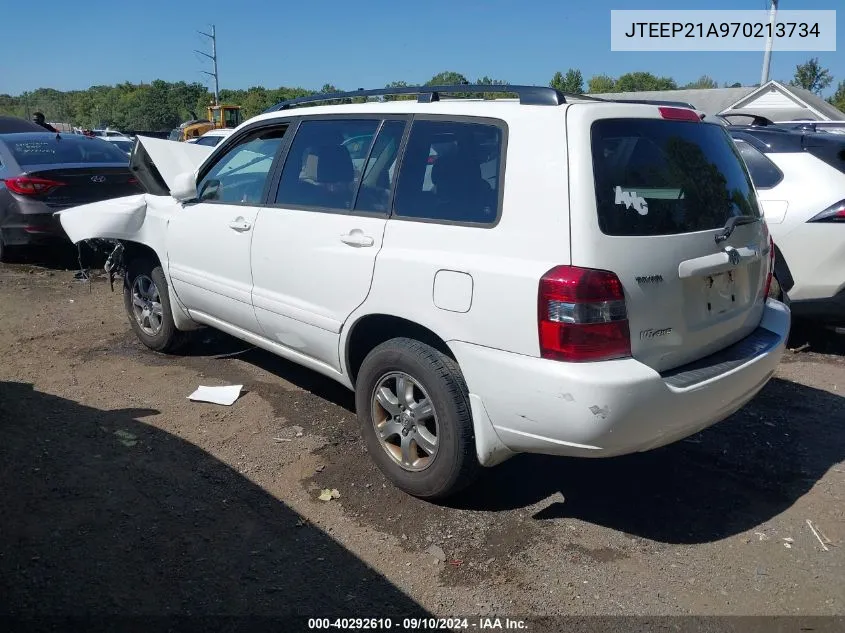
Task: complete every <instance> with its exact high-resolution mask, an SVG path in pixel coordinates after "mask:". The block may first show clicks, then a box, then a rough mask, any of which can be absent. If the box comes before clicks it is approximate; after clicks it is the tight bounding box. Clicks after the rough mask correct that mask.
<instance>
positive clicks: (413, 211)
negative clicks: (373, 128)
mask: <svg viewBox="0 0 845 633" xmlns="http://www.w3.org/2000/svg"><path fill="white" fill-rule="evenodd" d="M502 137H503V132H502V130H501V129H500V128H499V127H497V126H495V125H485V124H480V123H463V122H461V123H459V122H455V121H415V122H414V124H413V127H412V128H411V134H410V137H409V138H408V146H407V149H406V150H405V156H404V158H403V159H402V168H401V170H400V174H399V184H398V187H397V190H396V206H395V211H396V214H397V215H399V216H403V217H408V218H425V219H431V220H444V221H447V222H478V223H485V224H489V223H493V222H495V220H496V215H497V212H498V206H499V204H498V203H499V190H500V183H499V166H500V161H501V159H502Z"/></svg>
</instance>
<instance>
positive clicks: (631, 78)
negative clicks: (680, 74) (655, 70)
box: [615, 71, 678, 92]
mask: <svg viewBox="0 0 845 633" xmlns="http://www.w3.org/2000/svg"><path fill="white" fill-rule="evenodd" d="M677 88H678V85H677V84H676V83H675V80H674V79H671V78H669V77H657V76H655V75H652V74H651V73H648V72H642V71H638V72H633V73H626V74H624V75H622V76H621V77H619V79H617V80H616V87H615V91H616V92H645V91H650V90H677Z"/></svg>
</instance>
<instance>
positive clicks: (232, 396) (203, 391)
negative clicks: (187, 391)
mask: <svg viewBox="0 0 845 633" xmlns="http://www.w3.org/2000/svg"><path fill="white" fill-rule="evenodd" d="M243 388H244V386H243V385H226V386H224V387H203V386H202V385H200V387H199V388H197V390H196V391H195V392H194V393H192V394H191V395H190V396H188V399H189V400H194V401H196V402H211V403H213V404H225V405H226V406H229V405H232V404H234V403H235V400H237V399H238V398H239V397H240V395H241V390H242V389H243Z"/></svg>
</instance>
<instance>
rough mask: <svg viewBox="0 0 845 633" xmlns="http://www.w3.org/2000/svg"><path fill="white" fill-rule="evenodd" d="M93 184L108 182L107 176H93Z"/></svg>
mask: <svg viewBox="0 0 845 633" xmlns="http://www.w3.org/2000/svg"><path fill="white" fill-rule="evenodd" d="M91 182H106V177H105V176H91Z"/></svg>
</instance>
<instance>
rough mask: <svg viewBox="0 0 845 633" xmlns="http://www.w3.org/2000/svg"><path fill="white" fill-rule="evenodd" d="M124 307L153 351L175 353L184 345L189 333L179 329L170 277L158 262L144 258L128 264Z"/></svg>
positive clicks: (130, 321) (139, 337)
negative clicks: (174, 316) (170, 289)
mask: <svg viewBox="0 0 845 633" xmlns="http://www.w3.org/2000/svg"><path fill="white" fill-rule="evenodd" d="M123 305H124V307H125V308H126V314H127V316H128V317H129V324H130V325H131V326H132V330H133V331H134V332H135V335H136V336H137V337H138V339H139V340H140V341H141V342H142V343H143V344H144V345H146V346H147V347H149V348H150V349H151V350H153V351H156V352H162V353H172V352H175V351H177V350H178V349H179V347H181V346H182V344H183V343H184V342H185V338H186V334H185V333H184V332H180V331H179V330H178V329H176V323H175V321H174V320H173V312H172V310H171V306H170V294H169V292H168V286H167V278H166V277H165V275H164V271H163V270H162V268H161V266H160V265H158V263H157V262H154V261H151V260H150V259H149V258H145V257H142V258H137V259H134V260H132V261H131V262H129V265H128V266H127V268H126V278H125V281H124V284H123Z"/></svg>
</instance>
